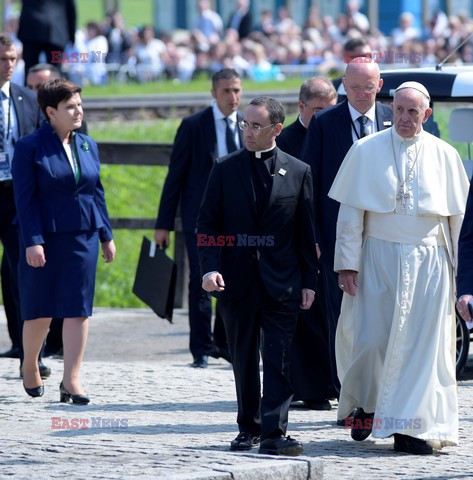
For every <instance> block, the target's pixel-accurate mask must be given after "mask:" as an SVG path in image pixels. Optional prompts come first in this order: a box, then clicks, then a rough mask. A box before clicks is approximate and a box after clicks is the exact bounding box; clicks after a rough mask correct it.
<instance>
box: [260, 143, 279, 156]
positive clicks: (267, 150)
mask: <svg viewBox="0 0 473 480" xmlns="http://www.w3.org/2000/svg"><path fill="white" fill-rule="evenodd" d="M275 146H276V145H273V146H272V147H271V148H267V149H266V150H258V151H256V152H255V157H256V158H261V154H262V153H264V152H270V151H271V150H273V149H274V147H275Z"/></svg>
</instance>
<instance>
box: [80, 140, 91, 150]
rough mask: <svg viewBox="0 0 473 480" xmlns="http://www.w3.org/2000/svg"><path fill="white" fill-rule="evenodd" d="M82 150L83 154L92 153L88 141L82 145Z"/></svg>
mask: <svg viewBox="0 0 473 480" xmlns="http://www.w3.org/2000/svg"><path fill="white" fill-rule="evenodd" d="M80 148H81V150H82V151H83V152H86V153H87V152H90V148H89V143H88V142H87V141H86V142H82V143H81V145H80Z"/></svg>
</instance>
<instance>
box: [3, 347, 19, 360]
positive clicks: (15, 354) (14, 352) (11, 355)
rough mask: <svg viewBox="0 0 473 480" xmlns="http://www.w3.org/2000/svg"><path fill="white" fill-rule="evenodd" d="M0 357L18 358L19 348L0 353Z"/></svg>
mask: <svg viewBox="0 0 473 480" xmlns="http://www.w3.org/2000/svg"><path fill="white" fill-rule="evenodd" d="M0 357H2V358H20V348H19V347H11V348H10V350H7V351H6V352H3V353H0Z"/></svg>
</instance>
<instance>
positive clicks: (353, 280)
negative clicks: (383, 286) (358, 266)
mask: <svg viewBox="0 0 473 480" xmlns="http://www.w3.org/2000/svg"><path fill="white" fill-rule="evenodd" d="M338 286H339V287H340V288H341V289H342V290H343V291H344V292H345V293H348V295H351V296H352V297H354V296H355V295H356V287H358V272H355V270H340V272H338Z"/></svg>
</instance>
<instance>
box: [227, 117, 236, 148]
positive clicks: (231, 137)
mask: <svg viewBox="0 0 473 480" xmlns="http://www.w3.org/2000/svg"><path fill="white" fill-rule="evenodd" d="M224 120H225V123H226V124H227V127H226V129H225V143H226V144H227V153H232V152H234V151H235V150H238V147H237V145H236V143H235V132H233V130H232V129H231V127H230V123H231V119H230V118H228V117H226V118H224Z"/></svg>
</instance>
